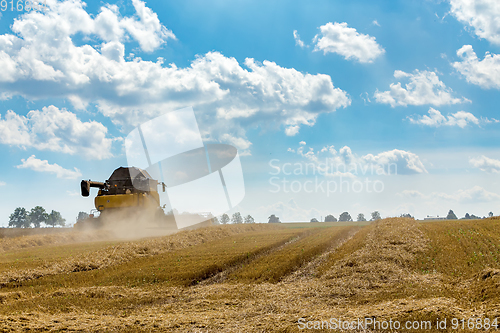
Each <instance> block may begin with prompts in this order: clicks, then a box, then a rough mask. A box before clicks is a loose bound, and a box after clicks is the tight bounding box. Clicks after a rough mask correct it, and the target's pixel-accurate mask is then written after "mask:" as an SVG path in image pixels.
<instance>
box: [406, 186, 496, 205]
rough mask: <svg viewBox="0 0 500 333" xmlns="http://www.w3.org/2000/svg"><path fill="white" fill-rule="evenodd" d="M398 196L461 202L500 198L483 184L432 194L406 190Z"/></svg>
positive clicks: (488, 200) (489, 200)
mask: <svg viewBox="0 0 500 333" xmlns="http://www.w3.org/2000/svg"><path fill="white" fill-rule="evenodd" d="M397 195H398V196H401V197H405V198H409V199H417V198H419V199H425V200H436V199H444V200H449V201H456V202H459V203H473V202H491V201H497V200H500V195H498V194H496V193H493V192H490V191H487V190H485V189H484V188H482V187H481V186H477V185H476V186H474V187H472V188H469V189H466V190H462V189H460V190H458V191H455V192H454V193H452V194H448V193H444V192H432V193H430V194H423V193H421V192H419V191H416V190H405V191H402V192H401V193H398V194H397Z"/></svg>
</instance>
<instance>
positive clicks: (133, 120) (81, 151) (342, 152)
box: [0, 0, 500, 226]
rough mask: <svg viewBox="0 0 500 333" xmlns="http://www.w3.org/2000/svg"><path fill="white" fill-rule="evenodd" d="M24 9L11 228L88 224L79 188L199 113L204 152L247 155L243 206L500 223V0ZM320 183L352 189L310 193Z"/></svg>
mask: <svg viewBox="0 0 500 333" xmlns="http://www.w3.org/2000/svg"><path fill="white" fill-rule="evenodd" d="M10 9H11V8H7V10H5V11H3V10H2V11H0V14H1V16H0V68H2V71H0V115H1V118H0V153H1V154H2V156H3V160H2V163H1V165H0V184H1V186H0V199H1V202H2V204H1V205H0V225H3V226H6V225H7V223H8V216H9V214H10V213H11V212H12V211H13V210H14V209H15V208H16V207H19V206H22V207H26V208H28V209H29V208H31V207H33V206H35V205H42V206H44V207H45V208H46V209H48V210H52V209H54V210H58V211H60V212H61V213H62V215H63V217H65V218H66V219H67V220H68V222H73V221H74V219H75V217H76V215H77V213H78V212H79V211H90V209H92V208H93V200H92V199H91V198H82V197H81V196H79V192H78V191H79V182H80V180H81V179H93V180H105V179H107V178H108V177H109V175H110V174H111V172H112V171H113V170H114V169H115V168H116V167H118V166H121V165H126V163H127V162H126V156H125V153H124V150H123V142H124V141H123V140H124V138H125V137H126V136H127V134H128V133H129V132H130V131H131V130H132V129H133V128H134V127H135V126H137V125H139V124H141V123H143V122H145V121H148V120H150V119H154V118H155V117H157V116H159V115H161V114H162V113H165V112H169V111H174V110H177V109H181V108H184V107H189V106H192V107H193V109H194V111H195V114H196V117H197V120H198V125H199V128H200V130H201V132H202V134H203V138H204V142H206V143H229V144H232V145H234V146H235V147H237V148H238V150H239V153H240V155H241V161H242V168H243V172H244V178H245V186H246V196H245V199H244V200H243V201H242V202H241V203H240V204H239V205H238V206H237V207H235V208H234V209H233V210H232V211H231V212H230V213H232V212H233V211H241V212H242V214H244V215H246V214H251V215H253V216H254V217H255V218H256V220H257V221H261V222H263V221H266V218H267V217H268V216H269V215H270V214H276V215H278V216H280V218H281V219H282V220H284V221H308V220H310V219H311V218H313V217H316V218H318V219H319V218H321V217H322V216H323V217H324V216H325V215H326V214H333V215H334V216H336V217H338V215H340V213H342V212H343V211H348V212H349V213H350V214H351V215H352V216H353V217H355V216H356V215H357V214H358V213H363V214H365V215H366V216H369V214H370V212H372V211H374V210H379V211H380V212H381V214H382V216H395V215H399V214H401V213H410V214H412V215H415V216H416V217H418V218H423V217H425V216H427V215H433V216H435V215H441V216H442V215H446V214H447V212H448V210H449V209H453V210H454V211H455V213H456V214H457V215H458V216H464V214H465V213H466V212H469V213H471V214H476V215H480V216H483V215H487V214H488V212H490V211H493V212H494V213H496V214H499V213H500V211H499V208H500V206H499V204H500V191H499V190H498V188H499V186H498V185H499V173H500V149H499V144H498V143H499V137H500V135H499V133H500V131H499V129H500V122H499V121H498V120H499V119H500V115H499V114H498V105H499V102H500V94H499V93H498V92H499V89H500V55H499V53H500V25H499V23H498V20H497V17H498V16H499V15H500V6H499V5H498V4H497V3H496V1H495V0H481V1H479V0H476V1H465V0H449V1H431V0H429V1H349V2H345V1H317V2H314V3H313V2H299V1H297V2H291V1H273V2H272V3H269V2H263V1H253V2H247V1H231V2H228V1H213V2H207V1H162V2H159V1H158V2H151V1H150V2H141V1H139V0H134V1H120V2H101V1H99V2H97V1H94V2H92V1H88V2H85V3H84V2H81V1H76V0H75V1H55V0H50V1H47V2H46V10H45V11H37V12H35V11H31V12H27V11H17V10H16V9H14V10H10ZM306 165H309V166H310V168H309V169H307V168H305V169H303V168H301V166H302V167H304V166H306ZM273 166H274V167H273ZM391 166H392V167H395V168H396V169H397V172H393V173H391V172H389V171H390V170H391ZM283 167H284V169H283ZM276 168H279V169H276ZM339 169H340V171H339ZM278 170H279V171H278ZM287 170H288V171H289V170H292V171H294V172H292V174H287V173H288V171H287ZM304 170H306V171H304ZM363 170H365V171H364V172H363ZM366 170H370V172H367V171H366ZM287 182H288V183H287ZM292 182H293V184H294V185H293V186H295V187H294V189H295V190H291V189H289V190H287V188H286V186H284V185H283V184H288V185H290V184H291V183H292ZM318 182H319V183H321V182H324V184H327V183H328V182H330V183H329V184H330V186H331V187H333V186H334V185H335V186H336V187H337V189H336V190H335V191H330V192H328V191H326V190H323V189H322V188H321V186H320V187H317V188H312V190H311V187H310V185H311V184H313V183H318ZM375 183H377V186H379V188H378V190H377V191H371V190H370V189H369V187H368V185H367V184H372V185H373V184H375ZM277 184H280V185H277ZM341 184H344V188H343V189H342V190H340V185H341ZM360 184H363V186H362V187H361V185H360ZM325 186H326V185H325Z"/></svg>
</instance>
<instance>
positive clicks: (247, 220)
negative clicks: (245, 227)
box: [245, 215, 255, 223]
mask: <svg viewBox="0 0 500 333" xmlns="http://www.w3.org/2000/svg"><path fill="white" fill-rule="evenodd" d="M245 223H255V220H254V219H253V217H251V216H250V215H247V217H245Z"/></svg>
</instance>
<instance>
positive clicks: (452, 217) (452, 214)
mask: <svg viewBox="0 0 500 333" xmlns="http://www.w3.org/2000/svg"><path fill="white" fill-rule="evenodd" d="M446 218H447V219H448V220H456V219H457V216H456V215H455V213H454V212H453V211H452V210H451V209H450V211H449V212H448V215H447V216H446Z"/></svg>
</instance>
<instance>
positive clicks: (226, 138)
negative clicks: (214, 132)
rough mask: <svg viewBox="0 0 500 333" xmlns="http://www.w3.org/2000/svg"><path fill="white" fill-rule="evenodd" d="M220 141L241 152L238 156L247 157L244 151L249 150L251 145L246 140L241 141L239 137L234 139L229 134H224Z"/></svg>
mask: <svg viewBox="0 0 500 333" xmlns="http://www.w3.org/2000/svg"><path fill="white" fill-rule="evenodd" d="M220 140H221V141H223V142H228V143H230V144H232V145H233V146H235V147H236V148H237V149H238V150H241V151H240V152H239V154H240V155H248V154H245V151H246V150H247V149H249V148H250V146H251V145H252V143H251V142H250V141H248V140H246V139H243V138H241V137H239V138H238V137H235V136H232V135H231V134H228V133H225V134H223V135H222V136H221V137H220Z"/></svg>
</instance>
